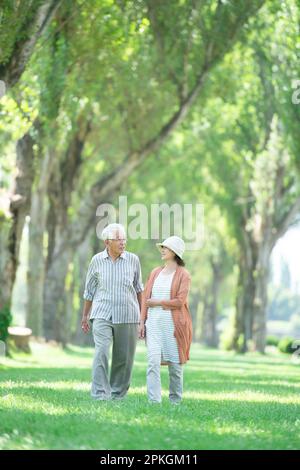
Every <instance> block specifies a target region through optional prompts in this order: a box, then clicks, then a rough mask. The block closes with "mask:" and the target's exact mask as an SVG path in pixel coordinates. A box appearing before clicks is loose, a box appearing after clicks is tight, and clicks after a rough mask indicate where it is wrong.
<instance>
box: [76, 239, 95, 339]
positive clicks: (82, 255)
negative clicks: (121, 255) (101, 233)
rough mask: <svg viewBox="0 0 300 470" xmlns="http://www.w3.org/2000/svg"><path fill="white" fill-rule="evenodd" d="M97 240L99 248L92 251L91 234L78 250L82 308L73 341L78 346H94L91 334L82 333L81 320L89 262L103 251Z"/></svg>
mask: <svg viewBox="0 0 300 470" xmlns="http://www.w3.org/2000/svg"><path fill="white" fill-rule="evenodd" d="M96 240H97V246H95V247H94V249H92V247H91V234H89V235H88V236H87V237H86V239H85V240H84V242H83V243H82V244H81V245H80V246H79V248H78V250H77V254H76V255H77V256H76V263H77V266H78V270H77V276H78V284H77V288H78V294H79V298H80V306H79V309H78V311H77V326H76V331H75V333H74V335H73V341H74V342H75V343H76V344H79V345H81V346H92V345H93V338H92V335H91V334H84V333H82V329H81V319H82V310H83V303H84V300H83V297H82V296H83V292H84V287H85V279H86V273H87V269H88V265H89V262H90V260H91V258H92V256H93V254H95V253H97V252H99V251H101V248H100V247H99V240H98V239H96Z"/></svg>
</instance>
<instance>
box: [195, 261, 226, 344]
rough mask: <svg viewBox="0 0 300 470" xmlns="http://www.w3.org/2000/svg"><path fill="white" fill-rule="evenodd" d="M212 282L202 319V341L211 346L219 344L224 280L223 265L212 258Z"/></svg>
mask: <svg viewBox="0 0 300 470" xmlns="http://www.w3.org/2000/svg"><path fill="white" fill-rule="evenodd" d="M211 267H212V282H211V285H210V286H209V287H208V289H207V295H206V296H205V297H206V298H205V303H204V307H203V313H202V319H201V320H202V321H201V336H200V341H201V342H202V343H203V344H205V345H206V346H209V347H211V348H216V347H217V346H218V334H217V317H218V298H219V292H220V287H221V282H222V278H223V276H222V273H221V265H220V263H218V262H215V261H213V260H211Z"/></svg>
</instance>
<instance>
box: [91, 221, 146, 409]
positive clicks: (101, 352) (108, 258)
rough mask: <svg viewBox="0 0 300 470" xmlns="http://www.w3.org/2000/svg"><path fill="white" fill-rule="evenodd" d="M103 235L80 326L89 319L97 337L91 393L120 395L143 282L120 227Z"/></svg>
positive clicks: (126, 383)
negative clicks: (110, 360)
mask: <svg viewBox="0 0 300 470" xmlns="http://www.w3.org/2000/svg"><path fill="white" fill-rule="evenodd" d="M102 239H103V240H104V243H105V250H104V251H102V252H100V253H97V254H96V255H95V256H94V257H93V258H92V260H91V262H90V266H89V269H88V273H87V277H86V284H85V290H84V294H83V298H84V299H85V302H84V307H83V316H82V329H83V331H84V332H85V333H87V332H88V331H89V320H90V321H91V323H92V330H93V336H94V342H95V356H94V362H93V373H92V389H91V395H92V397H93V398H95V399H98V400H109V399H111V398H112V399H121V398H123V397H124V396H125V395H126V393H127V391H128V389H129V386H130V380H131V372H132V366H133V359H134V354H135V348H136V341H137V332H138V323H139V318H140V310H141V297H142V291H143V284H142V277H141V266H140V261H139V258H138V257H137V256H136V255H135V254H133V253H129V252H128V251H125V245H126V235H125V229H124V227H123V226H122V225H120V224H110V225H108V226H107V227H106V228H105V229H104V230H103V232H102ZM111 342H113V349H112V363H111V373H110V379H109V378H108V359H109V348H110V345H111Z"/></svg>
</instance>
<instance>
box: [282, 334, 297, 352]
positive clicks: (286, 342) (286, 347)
mask: <svg viewBox="0 0 300 470" xmlns="http://www.w3.org/2000/svg"><path fill="white" fill-rule="evenodd" d="M294 342H295V340H294V339H293V338H290V337H289V336H286V337H284V338H282V339H281V340H280V341H279V343H278V349H279V351H281V352H283V353H286V354H292V353H293V352H294V351H295V349H294V348H292V345H293V344H294Z"/></svg>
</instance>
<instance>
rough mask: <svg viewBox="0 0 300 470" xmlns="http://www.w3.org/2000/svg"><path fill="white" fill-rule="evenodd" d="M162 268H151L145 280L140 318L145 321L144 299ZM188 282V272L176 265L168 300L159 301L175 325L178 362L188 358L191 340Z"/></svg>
mask: <svg viewBox="0 0 300 470" xmlns="http://www.w3.org/2000/svg"><path fill="white" fill-rule="evenodd" d="M162 269H163V267H162V266H159V267H158V268H155V269H153V271H152V272H151V274H150V276H149V278H148V280H147V282H146V286H145V290H144V292H143V295H142V309H141V320H143V321H146V318H147V313H148V308H147V306H146V301H147V299H150V298H151V293H152V287H153V284H154V281H155V279H156V278H157V276H158V275H159V273H160V272H161V271H162ZM190 284H191V276H190V273H189V272H188V271H187V270H186V269H185V268H183V267H182V266H178V267H177V269H176V271H175V274H174V277H173V280H172V284H171V295H170V300H162V301H161V304H162V307H163V309H164V310H171V312H172V317H173V321H174V326H175V329H174V336H175V338H176V341H177V345H178V352H179V361H180V364H184V363H185V362H186V361H187V360H188V359H189V357H190V356H189V355H190V347H191V342H192V319H191V315H190V311H189V306H188V294H189V289H190ZM146 334H147V333H146Z"/></svg>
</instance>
